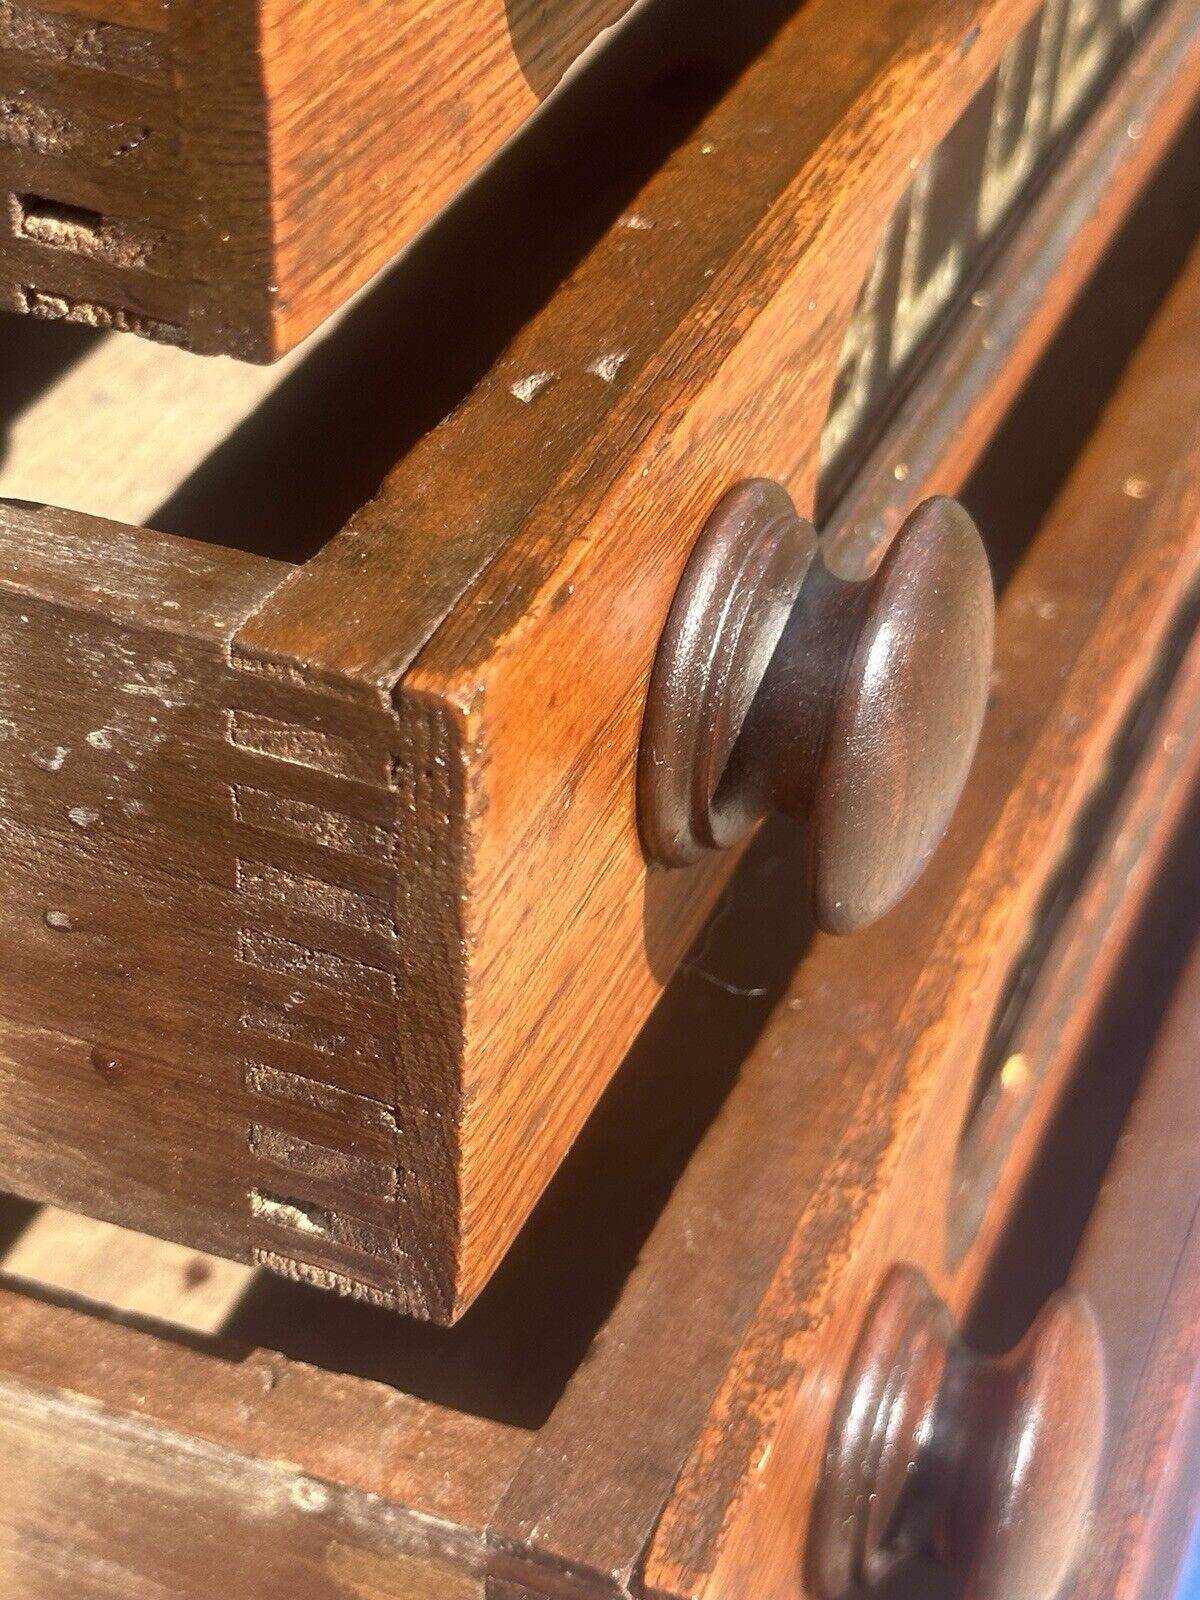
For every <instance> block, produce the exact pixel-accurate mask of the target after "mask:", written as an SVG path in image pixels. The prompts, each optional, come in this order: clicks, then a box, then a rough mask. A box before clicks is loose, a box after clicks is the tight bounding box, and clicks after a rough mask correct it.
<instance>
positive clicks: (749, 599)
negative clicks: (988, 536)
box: [638, 479, 995, 933]
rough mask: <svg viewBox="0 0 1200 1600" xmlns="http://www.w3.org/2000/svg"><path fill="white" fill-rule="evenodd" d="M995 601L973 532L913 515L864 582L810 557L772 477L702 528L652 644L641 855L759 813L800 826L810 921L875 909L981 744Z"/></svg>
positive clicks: (899, 887)
mask: <svg viewBox="0 0 1200 1600" xmlns="http://www.w3.org/2000/svg"><path fill="white" fill-rule="evenodd" d="M994 611H995V606H994V600H993V596H992V582H991V574H990V572H989V570H988V563H987V556H986V553H985V551H984V548H983V541H982V540H981V539H980V537H979V534H978V531H977V530H976V528H975V525H974V524H973V523H972V521H971V519H970V517H969V516H968V515H967V513H966V512H965V511H964V510H963V508H962V507H961V506H960V505H958V504H957V503H956V502H955V501H953V500H947V499H933V500H927V501H925V502H924V504H923V505H920V506H918V507H917V509H916V510H915V511H914V512H913V513H912V515H911V516H910V517H909V518H908V520H907V521H906V522H905V523H904V525H903V527H902V528H901V529H900V531H899V533H898V534H897V535H896V537H895V539H894V540H893V541H892V543H891V545H890V546H889V548H888V550H887V553H886V554H885V556H884V558H883V561H882V562H881V564H880V566H879V569H878V571H877V572H876V573H875V574H874V575H873V576H872V577H871V578H869V579H868V580H867V581H865V582H861V583H851V582H846V581H845V580H843V579H840V578H837V577H835V576H834V575H833V574H832V573H831V572H830V571H829V569H828V568H827V567H826V565H825V561H824V558H823V556H822V554H821V550H820V546H819V543H818V541H817V537H816V534H815V531H814V530H813V527H812V525H811V524H810V523H808V522H806V521H804V519H803V518H801V517H800V516H799V515H798V514H797V512H796V510H795V507H794V506H793V505H792V502H791V500H790V499H789V497H788V495H787V493H786V492H785V491H784V489H783V488H781V487H780V485H779V484H777V483H772V482H770V481H767V480H763V479H756V480H753V481H751V482H748V483H743V484H740V485H739V486H738V487H737V488H735V489H733V490H732V491H731V492H730V493H729V494H728V495H727V496H726V497H725V499H724V500H723V501H722V502H721V504H720V505H719V506H718V508H717V510H716V511H715V512H714V514H713V516H712V517H711V518H710V520H709V522H708V523H707V525H706V526H705V529H704V531H703V533H702V534H701V537H700V540H699V541H698V543H697V545H696V548H695V550H694V551H693V554H692V557H691V559H690V561H689V563H688V566H687V569H686V571H685V573H684V576H683V579H682V581H681V583H680V586H679V589H678V591H677V593H676V596H675V600H674V603H673V604H672V607H671V613H670V616H669V618H668V621H667V627H666V630H665V632H664V634H663V637H662V640H661V642H660V645H659V652H658V657H657V660H656V662H655V668H654V674H653V677H652V680H651V686H650V695H649V699H648V702H647V709H646V718H645V723H644V726H643V732H642V747H641V753H640V760H639V774H638V783H639V795H638V804H639V816H640V820H641V828H642V836H643V841H644V843H645V846H646V850H647V853H648V854H649V855H650V857H651V859H653V860H655V861H659V862H662V863H664V864H666V865H671V866H680V865H684V864H686V863H688V862H692V861H695V860H697V859H699V857H700V856H702V855H703V854H704V852H705V851H706V850H717V849H723V848H726V847H728V846H729V845H731V844H733V843H734V842H735V841H736V840H737V839H739V838H741V837H742V836H743V835H744V834H745V833H746V832H747V831H748V829H749V828H751V827H752V826H753V825H754V823H755V822H757V821H758V820H759V818H761V817H762V816H764V815H766V813H768V812H770V811H782V812H784V813H786V814H787V815H789V816H793V817H796V818H797V819H800V820H803V821H804V822H806V823H807V824H808V829H809V853H808V854H809V889H810V892H811V896H812V902H813V908H814V912H815V915H816V918H817V921H818V923H819V925H820V926H821V927H823V928H826V929H828V930H830V931H831V932H835V933H848V932H850V931H852V930H853V929H854V928H858V927H862V926H863V925H864V924H866V923H868V922H872V921H874V920H875V918H877V917H879V916H882V915H883V913H884V912H885V911H887V910H888V909H889V908H890V907H891V906H893V905H894V904H895V903H896V901H897V900H899V898H900V897H901V896H902V895H903V894H904V892H905V891H906V890H907V889H908V888H909V887H910V886H911V884H912V883H913V881H914V880H915V879H916V877H917V876H918V875H919V873H920V871H921V869H922V867H923V866H924V865H925V863H926V861H927V860H928V859H929V856H930V854H931V853H932V851H933V849H934V847H935V846H936V845H937V843H938V841H939V839H940V838H941V836H942V834H943V832H944V831H945V828H946V824H947V823H948V822H949V820H950V816H951V814H952V813H953V810H954V807H955V804H956V803H957V801H958V797H959V795H960V794H961V792H962V787H963V784H964V783H965V782H966V778H967V773H968V771H969V770H970V765H971V761H972V758H973V756H974V753H975V747H976V744H977V743H978V739H979V733H980V729H981V727H982V725H983V714H984V709H985V706H986V703H987V693H988V682H989V678H990V674H991V662H992V635H993V623H994Z"/></svg>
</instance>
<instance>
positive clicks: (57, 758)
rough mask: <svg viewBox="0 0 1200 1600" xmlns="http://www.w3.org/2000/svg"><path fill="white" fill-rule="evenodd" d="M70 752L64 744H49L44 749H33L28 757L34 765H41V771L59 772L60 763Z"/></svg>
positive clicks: (60, 769)
mask: <svg viewBox="0 0 1200 1600" xmlns="http://www.w3.org/2000/svg"><path fill="white" fill-rule="evenodd" d="M70 754H71V752H70V750H68V749H67V747H66V745H63V744H56V745H50V746H49V747H47V748H46V749H44V750H35V751H34V752H33V754H32V755H31V756H30V757H29V759H30V761H32V762H33V764H34V766H35V767H41V769H42V771H43V772H61V771H62V764H63V762H64V761H65V760H66V759H67V757H68V756H69V755H70Z"/></svg>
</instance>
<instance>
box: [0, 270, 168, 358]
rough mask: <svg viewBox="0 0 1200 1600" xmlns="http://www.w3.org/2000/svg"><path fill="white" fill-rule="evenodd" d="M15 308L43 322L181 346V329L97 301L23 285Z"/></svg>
mask: <svg viewBox="0 0 1200 1600" xmlns="http://www.w3.org/2000/svg"><path fill="white" fill-rule="evenodd" d="M17 300H18V309H19V310H21V311H23V312H24V313H25V315H26V316H28V317H34V318H36V319H39V320H40V321H42V322H77V323H80V324H81V325H82V326H83V327H85V328H106V329H111V330H113V331H114V332H116V333H137V334H140V335H141V336H142V338H143V339H153V340H155V341H156V342H157V343H158V344H182V343H183V342H184V340H183V329H182V328H180V327H178V326H177V325H176V324H175V323H173V322H163V321H161V320H160V319H159V318H157V317H146V316H143V315H142V314H141V313H140V312H137V311H129V310H128V309H126V307H124V306H108V305H102V304H101V303H100V302H99V301H98V300H74V299H72V298H71V296H70V295H65V294H47V293H45V292H44V291H43V290H41V289H35V288H33V287H31V286H30V285H24V286H23V287H22V288H20V289H18V290H17Z"/></svg>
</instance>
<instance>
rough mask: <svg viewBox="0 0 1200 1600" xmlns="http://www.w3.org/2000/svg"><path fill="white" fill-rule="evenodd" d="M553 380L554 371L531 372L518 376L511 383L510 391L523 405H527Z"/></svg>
mask: <svg viewBox="0 0 1200 1600" xmlns="http://www.w3.org/2000/svg"><path fill="white" fill-rule="evenodd" d="M553 381H554V374H553V373H552V372H531V373H530V374H529V375H528V377H525V378H518V379H517V381H516V383H510V384H509V386H508V392H509V394H511V395H512V397H513V399H514V400H519V401H520V402H521V404H522V405H526V406H527V405H528V404H529V403H530V401H531V400H536V399H537V397H538V395H539V394H541V392H542V390H543V389H545V388H546V387H547V386H548V385H549V384H550V383H552V382H553Z"/></svg>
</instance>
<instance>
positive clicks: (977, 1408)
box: [808, 1267, 1105, 1600]
mask: <svg viewBox="0 0 1200 1600" xmlns="http://www.w3.org/2000/svg"><path fill="white" fill-rule="evenodd" d="M1104 1415H1105V1385H1104V1362H1103V1355H1102V1352H1101V1348H1100V1338H1099V1334H1098V1332H1097V1329H1096V1324H1095V1321H1094V1319H1093V1317H1092V1314H1091V1311H1090V1309H1089V1308H1088V1305H1087V1302H1086V1301H1085V1300H1084V1299H1083V1298H1082V1296H1080V1295H1078V1294H1076V1293H1074V1292H1073V1291H1070V1290H1064V1291H1062V1292H1060V1293H1059V1294H1056V1295H1055V1296H1054V1297H1053V1298H1052V1299H1051V1300H1049V1301H1048V1302H1047V1303H1046V1305H1045V1307H1044V1308H1043V1310H1042V1312H1041V1314H1040V1315H1039V1317H1038V1319H1037V1321H1036V1322H1035V1323H1034V1325H1033V1327H1032V1328H1031V1329H1030V1331H1029V1333H1028V1334H1027V1335H1026V1337H1025V1338H1024V1340H1023V1341H1022V1342H1021V1343H1020V1344H1019V1345H1018V1346H1017V1348H1016V1349H1015V1350H1013V1351H1011V1352H1010V1353H1009V1354H1008V1355H1006V1356H1002V1357H999V1358H997V1359H988V1360H985V1359H982V1358H979V1357H977V1356H975V1355H973V1354H972V1353H971V1352H970V1351H969V1350H968V1349H967V1348H966V1347H965V1346H964V1345H963V1343H962V1342H961V1340H960V1339H959V1338H958V1336H957V1334H956V1333H955V1330H954V1326H953V1323H952V1321H951V1317H950V1313H949V1311H948V1309H947V1308H946V1305H945V1304H944V1302H943V1301H941V1300H939V1299H938V1297H937V1296H936V1295H935V1294H934V1293H933V1290H932V1289H931V1288H930V1286H929V1284H928V1282H927V1281H926V1279H925V1277H924V1276H923V1275H922V1274H921V1273H920V1272H918V1271H917V1270H916V1269H915V1268H913V1267H896V1268H893V1270H892V1271H891V1273H889V1275H888V1277H887V1279H886V1280H885V1282H884V1285H883V1287H882V1290H881V1291H880V1294H879V1296H878V1298H877V1300H876V1302H875V1305H874V1307H873V1309H872V1311H871V1312H870V1314H869V1316H868V1319H867V1323H866V1326H865V1328H864V1329H863V1332H862V1335H861V1336H860V1338H859V1341H858V1345H857V1348H856V1350H855V1352H854V1356H853V1359H852V1361H851V1364H850V1372H849V1375H848V1377H847V1379H846V1384H845V1387H844V1389H843V1391H842V1395H841V1399H840V1400H839V1402H838V1407H837V1411H836V1413H835V1417H834V1423H833V1427H832V1430H831V1432H830V1437H829V1444H828V1447H827V1450H826V1455H825V1462H824V1469H823V1473H822V1478H821V1482H820V1486H819V1488H818V1490H817V1496H816V1500H815V1502H814V1507H813V1520H812V1525H811V1530H810V1536H809V1551H808V1562H809V1581H810V1586H811V1589H812V1592H813V1594H814V1596H816V1597H817V1600H840V1597H841V1596H843V1595H846V1594H848V1593H850V1592H852V1591H853V1592H857V1590H858V1589H859V1587H860V1586H861V1585H863V1584H870V1583H872V1582H874V1581H877V1580H878V1579H879V1578H880V1577H881V1576H882V1575H883V1574H884V1573H885V1572H886V1571H887V1569H888V1568H889V1567H890V1566H891V1565H892V1564H893V1563H894V1562H895V1561H896V1560H897V1559H898V1558H899V1557H901V1556H903V1555H906V1554H925V1555H932V1556H935V1557H936V1558H938V1559H939V1560H940V1561H941V1562H942V1563H944V1564H945V1565H946V1566H947V1567H948V1568H950V1569H951V1570H952V1571H953V1572H954V1574H955V1576H956V1577H957V1579H958V1581H959V1582H960V1583H961V1585H962V1588H961V1591H960V1592H961V1593H962V1594H963V1595H965V1596H966V1597H967V1600H1054V1596H1055V1595H1057V1594H1058V1592H1059V1590H1060V1589H1061V1588H1062V1585H1063V1582H1064V1580H1065V1579H1066V1577H1067V1576H1068V1574H1069V1572H1070V1571H1071V1568H1072V1567H1073V1565H1074V1563H1075V1558H1076V1555H1077V1553H1078V1547H1079V1543H1080V1538H1081V1535H1082V1532H1083V1530H1084V1527H1085V1525H1086V1521H1087V1513H1088V1509H1089V1507H1090V1505H1091V1500H1092V1494H1093V1491H1094V1489H1095V1484H1096V1476H1097V1473H1098V1470H1099V1464H1100V1458H1101V1452H1102V1448H1103V1442H1104Z"/></svg>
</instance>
